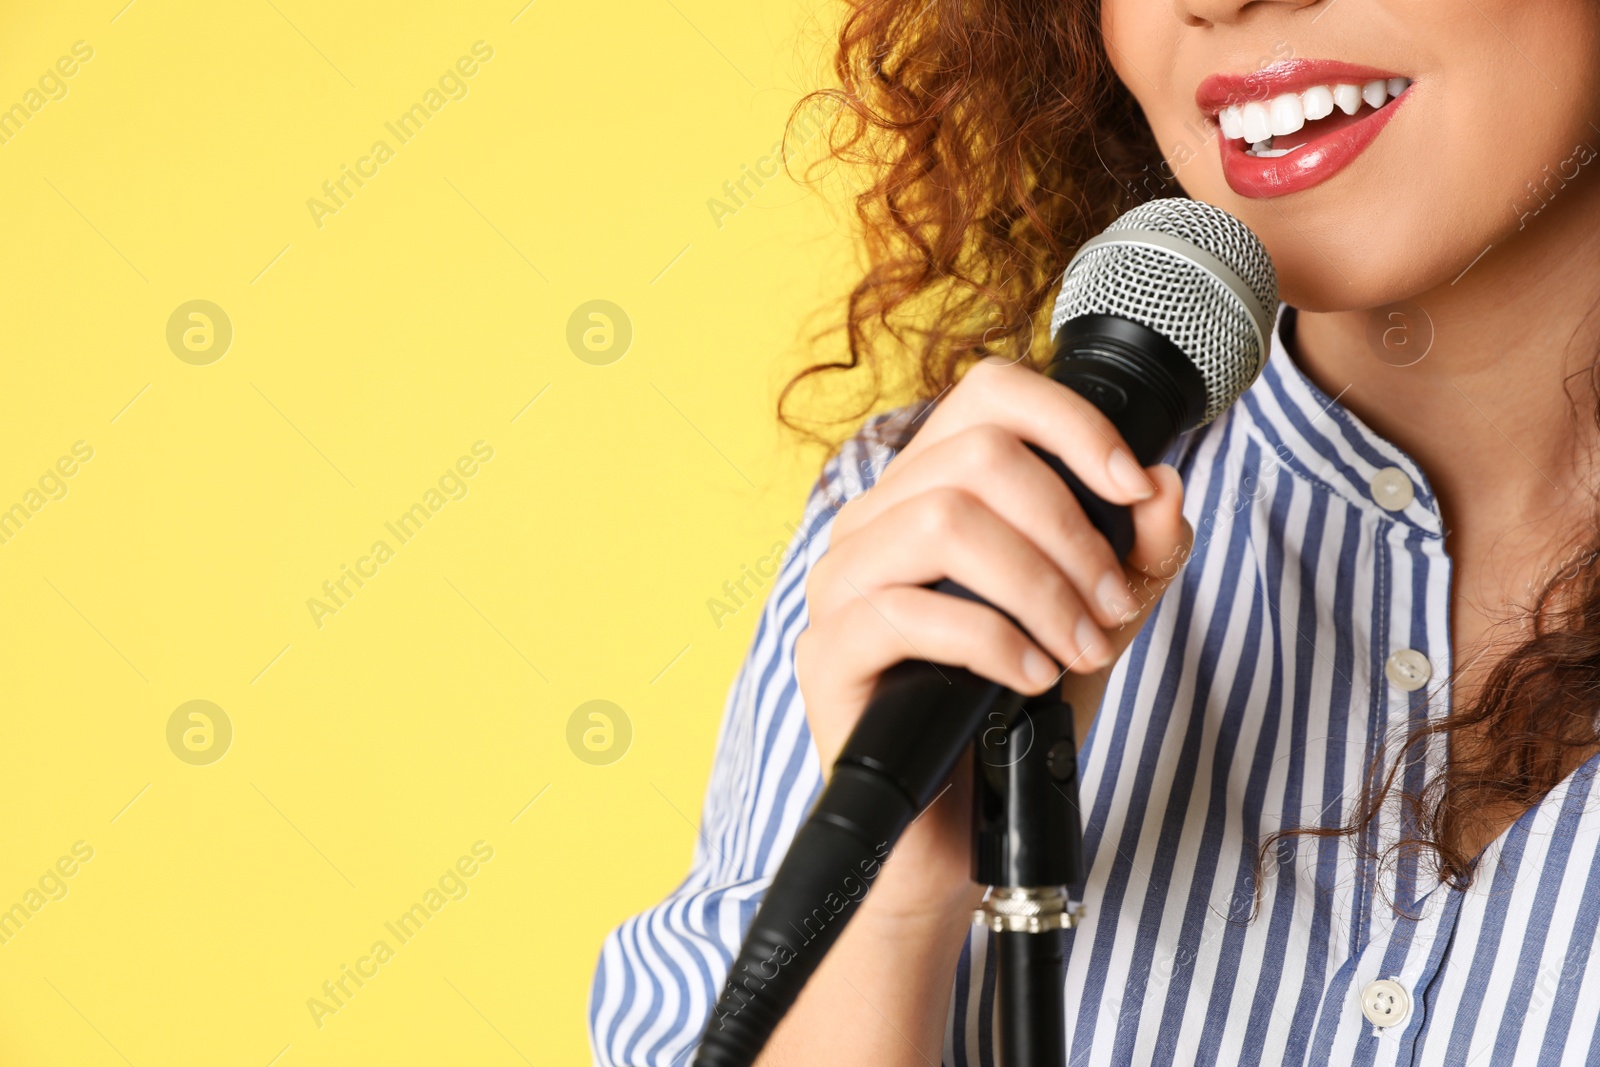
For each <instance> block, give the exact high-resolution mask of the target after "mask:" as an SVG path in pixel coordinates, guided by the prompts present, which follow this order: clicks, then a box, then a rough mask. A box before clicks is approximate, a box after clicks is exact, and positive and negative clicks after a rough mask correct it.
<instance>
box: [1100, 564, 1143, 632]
mask: <svg viewBox="0 0 1600 1067" xmlns="http://www.w3.org/2000/svg"><path fill="white" fill-rule="evenodd" d="M1095 599H1097V600H1099V601H1100V606H1101V607H1102V608H1104V609H1105V613H1106V614H1107V615H1109V616H1111V617H1112V618H1114V619H1116V620H1117V621H1118V622H1127V621H1128V617H1129V616H1130V615H1136V614H1138V612H1139V602H1138V601H1137V600H1135V599H1134V597H1133V593H1131V592H1130V591H1129V590H1128V582H1127V579H1125V578H1123V577H1122V575H1120V574H1109V573H1108V574H1107V575H1106V576H1105V577H1104V578H1101V579H1100V584H1099V586H1097V587H1096V589H1095Z"/></svg>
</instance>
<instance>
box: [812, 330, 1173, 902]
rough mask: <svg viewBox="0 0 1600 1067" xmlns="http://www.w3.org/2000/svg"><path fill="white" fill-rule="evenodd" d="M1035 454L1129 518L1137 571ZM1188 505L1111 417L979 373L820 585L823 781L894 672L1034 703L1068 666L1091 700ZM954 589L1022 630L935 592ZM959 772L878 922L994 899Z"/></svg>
mask: <svg viewBox="0 0 1600 1067" xmlns="http://www.w3.org/2000/svg"><path fill="white" fill-rule="evenodd" d="M1029 443H1031V444H1034V445H1037V446H1039V447H1040V448H1042V449H1044V450H1045V451H1047V452H1050V453H1053V454H1055V455H1056V456H1058V457H1060V459H1061V460H1062V461H1063V462H1064V463H1065V464H1066V465H1067V466H1068V467H1069V468H1070V469H1071V470H1072V471H1073V472H1074V473H1075V474H1077V475H1078V477H1079V478H1080V479H1081V480H1082V481H1083V483H1084V484H1085V485H1086V486H1087V487H1088V488H1089V489H1090V490H1091V491H1092V492H1094V493H1096V494H1097V495H1099V496H1101V497H1102V498H1104V499H1106V500H1108V501H1111V502H1113V503H1118V504H1125V505H1129V506H1130V508H1131V511H1132V516H1133V523H1134V531H1135V544H1134V548H1133V551H1132V552H1131V553H1130V555H1129V557H1128V560H1127V562H1126V565H1124V564H1123V563H1120V562H1118V560H1117V559H1116V557H1115V555H1114V553H1113V552H1112V550H1111V546H1110V545H1109V544H1108V543H1107V542H1106V540H1105V538H1104V537H1102V536H1101V535H1100V533H1099V532H1098V531H1097V530H1096V529H1095V528H1094V527H1093V526H1092V525H1091V524H1090V522H1089V520H1088V518H1087V516H1085V515H1084V513H1083V509H1082V508H1081V507H1080V506H1079V505H1078V502H1077V500H1076V499H1075V498H1074V497H1073V495H1072V492H1071V491H1070V490H1069V489H1068V488H1067V487H1066V486H1065V485H1064V484H1063V483H1062V482H1061V480H1060V479H1059V478H1057V477H1056V476H1055V474H1054V473H1052V472H1051V470H1050V469H1049V467H1047V466H1046V465H1045V463H1044V462H1043V461H1042V460H1041V459H1040V458H1039V457H1038V456H1036V455H1034V453H1033V452H1031V451H1030V450H1029V449H1028V447H1027V445H1028V444H1029ZM1182 496H1183V487H1182V483H1181V481H1180V480H1179V477H1178V474H1177V472H1176V471H1174V470H1173V469H1172V468H1170V467H1153V468H1150V469H1149V470H1148V471H1145V470H1141V469H1140V468H1139V466H1138V464H1137V462H1136V461H1135V460H1134V459H1133V457H1132V454H1131V453H1130V452H1129V450H1128V448H1127V446H1126V445H1125V444H1124V443H1123V441H1122V438H1121V436H1120V435H1119V434H1118V433H1117V431H1116V429H1115V428H1114V427H1113V426H1112V425H1111V423H1110V421H1109V420H1107V419H1106V417H1105V416H1104V415H1103V414H1101V413H1100V411H1099V410H1098V409H1096V408H1095V407H1094V406H1093V405H1092V404H1090V403H1089V402H1088V401H1087V400H1085V399H1083V398H1082V397H1081V396H1079V395H1078V394H1077V393H1075V392H1073V391H1072V390H1070V389H1067V388H1066V387H1065V386H1062V385H1060V384H1059V383H1056V382H1054V381H1051V380H1050V379H1048V378H1046V377H1044V376H1043V375H1041V374H1039V373H1037V372H1036V371H1034V370H1032V369H1030V368H1028V367H1026V366H1020V365H1014V364H1000V363H993V362H984V363H980V364H978V365H976V366H974V367H973V368H972V369H971V370H970V371H969V372H968V373H967V375H966V376H965V377H964V378H963V379H962V380H961V382H960V384H958V385H957V386H956V387H955V388H954V389H952V390H951V391H950V393H949V394H948V395H947V396H946V397H945V398H944V400H943V401H942V402H941V403H940V404H939V405H938V406H937V407H936V408H935V409H934V411H933V413H932V414H931V415H930V416H929V417H928V420H927V423H926V424H925V425H924V426H923V427H922V429H921V430H920V431H919V432H918V433H917V435H916V436H915V437H914V438H913V439H912V440H911V442H910V444H908V445H907V446H906V448H905V450H904V451H903V452H901V453H900V455H898V456H897V457H896V458H895V459H894V460H893V462H891V463H890V464H889V466H888V468H887V469H886V470H885V472H884V475H883V477H882V478H881V479H880V480H879V482H878V484H877V485H875V486H874V487H873V488H872V489H871V490H869V491H868V492H866V493H864V494H862V495H861V496H860V497H858V498H856V499H854V500H852V501H850V502H849V503H847V504H846V505H845V506H844V507H843V508H842V509H841V510H840V512H839V514H838V515H837V516H836V517H835V519H834V523H833V530H832V535H831V540H830V544H829V548H828V551H827V553H826V554H825V555H824V556H823V557H822V559H821V560H819V561H818V562H817V564H816V565H815V566H814V567H813V568H812V571H811V574H810V576H809V579H808V581H807V583H806V599H807V605H808V608H809V612H810V625H809V627H808V628H807V629H806V630H805V631H804V632H803V633H802V634H801V635H800V638H799V641H798V643H797V646H796V650H795V659H796V668H795V669H796V674H797V676H798V679H799V684H800V690H801V693H802V695H803V696H804V698H805V704H806V717H807V721H808V722H809V724H810V727H811V732H812V736H813V739H814V740H815V742H816V745H817V752H818V755H819V756H820V758H821V760H822V766H823V768H824V771H825V772H826V771H827V770H828V769H831V767H832V765H833V761H834V759H835V758H836V757H837V755H838V753H839V750H840V748H842V747H843V745H844V742H845V739H846V738H847V737H848V736H849V733H850V731H851V729H852V728H854V726H855V724H856V720H857V719H859V718H860V716H861V712H862V710H863V709H864V708H865V707H866V704H867V700H868V698H869V697H870V696H871V694H872V690H873V686H874V684H875V683H876V681H877V679H878V676H879V675H880V674H881V673H882V672H883V671H884V670H885V669H886V668H888V667H890V666H892V665H893V664H895V663H898V662H900V661H901V660H905V659H926V660H931V661H933V662H935V663H941V664H951V665H955V666H961V667H965V668H967V669H969V670H971V671H973V672H974V673H976V674H980V675H982V676H984V677H986V678H989V679H991V680H993V681H996V682H999V683H1001V684H1002V685H1006V686H1008V687H1010V688H1012V689H1014V690H1016V691H1018V692H1020V693H1026V694H1030V695H1031V694H1037V693H1041V692H1043V691H1045V690H1046V689H1048V688H1049V687H1050V686H1052V685H1055V684H1058V683H1059V682H1061V680H1062V677H1063V673H1064V672H1063V668H1065V672H1066V673H1068V675H1069V677H1071V676H1075V677H1076V678H1077V679H1079V681H1077V682H1075V683H1074V684H1072V685H1069V686H1068V687H1066V688H1067V692H1068V697H1069V699H1072V700H1074V701H1075V702H1076V701H1081V700H1084V699H1085V694H1088V693H1091V692H1093V691H1095V690H1096V689H1097V688H1101V687H1103V685H1104V679H1105V673H1106V670H1107V668H1108V667H1109V666H1110V665H1111V664H1112V663H1113V662H1114V661H1115V658H1116V656H1117V655H1119V654H1120V653H1121V650H1122V649H1124V648H1126V647H1127V645H1128V643H1129V642H1131V641H1132V640H1133V637H1134V636H1135V634H1136V633H1137V631H1138V627H1139V625H1140V624H1141V623H1142V621H1143V619H1144V617H1146V616H1147V615H1148V612H1149V609H1150V607H1151V606H1153V604H1154V602H1155V601H1156V599H1157V598H1159V596H1160V593H1161V592H1162V591H1163V590H1164V589H1165V586H1166V582H1167V580H1168V579H1170V578H1171V577H1172V576H1173V575H1174V574H1175V573H1176V570H1177V564H1178V563H1181V561H1182V560H1183V559H1184V558H1185V557H1186V555H1187V550H1188V546H1189V545H1190V544H1191V542H1192V531H1190V529H1189V527H1188V524H1187V522H1185V521H1184V519H1183V516H1182V513H1181V505H1182ZM941 578H950V579H953V580H954V581H956V582H958V583H960V584H961V585H963V586H965V587H967V588H968V589H970V590H972V591H973V592H975V593H977V594H978V595H980V596H982V597H983V598H984V599H986V600H988V601H989V602H990V603H992V604H994V605H996V606H998V607H999V608H1001V609H1003V610H1004V611H1005V612H1007V613H1009V614H1010V615H1011V616H1012V617H1013V618H1015V619H1017V620H1018V621H1019V622H1020V623H1021V624H1022V627H1023V628H1022V629H1019V628H1018V627H1017V626H1016V625H1014V624H1012V623H1011V622H1010V621H1008V620H1007V619H1006V618H1005V616H1004V615H1002V614H1001V613H1000V612H999V611H996V610H994V609H993V608H990V607H986V606H983V605H980V604H975V603H972V602H970V601H966V600H962V599H959V598H956V597H951V596H947V595H945V594H942V593H937V592H934V591H933V590H931V589H928V588H925V587H926V586H927V585H929V584H931V583H933V582H936V581H938V580H939V579H941ZM1108 631H1109V634H1108ZM1094 699H1095V702H1096V703H1098V697H1097V696H1095V698H1094ZM960 767H961V770H960V771H959V772H958V773H957V775H956V777H955V780H954V781H953V782H952V783H951V787H950V789H949V790H948V791H947V792H946V793H945V794H943V795H942V796H941V797H940V798H939V799H938V800H936V801H935V802H934V803H933V804H932V805H930V806H929V808H928V810H927V811H926V812H924V814H923V815H922V816H921V817H920V818H918V820H917V821H916V822H915V823H913V824H912V825H911V827H910V828H909V829H908V830H907V831H906V833H905V834H904V835H903V836H902V837H901V839H900V842H899V844H898V845H897V847H896V849H895V853H894V855H893V856H892V857H891V859H890V861H889V862H888V863H886V864H885V865H884V867H883V870H882V872H881V873H880V874H879V876H878V879H877V881H876V884H875V886H874V888H873V890H872V892H871V893H870V894H868V896H867V898H866V900H865V902H864V903H863V905H862V917H863V918H865V917H867V915H868V914H869V913H870V914H872V915H874V916H876V917H878V918H880V919H887V920H889V921H891V922H893V921H903V920H919V921H920V920H925V919H930V918H933V919H940V920H948V921H949V925H950V928H951V929H952V931H953V930H955V929H956V928H957V920H958V919H959V920H960V922H961V923H964V921H965V919H964V913H965V912H966V911H968V910H970V908H972V907H973V906H974V905H975V904H976V903H977V900H978V899H979V897H980V896H981V893H982V887H979V886H976V885H974V884H973V883H972V881H971V880H970V859H969V837H970V814H969V811H970V808H969V805H970V799H969V796H968V790H969V788H970V786H969V783H968V781H967V779H968V777H969V773H968V770H967V765H966V763H965V761H963V762H962V764H961V765H960Z"/></svg>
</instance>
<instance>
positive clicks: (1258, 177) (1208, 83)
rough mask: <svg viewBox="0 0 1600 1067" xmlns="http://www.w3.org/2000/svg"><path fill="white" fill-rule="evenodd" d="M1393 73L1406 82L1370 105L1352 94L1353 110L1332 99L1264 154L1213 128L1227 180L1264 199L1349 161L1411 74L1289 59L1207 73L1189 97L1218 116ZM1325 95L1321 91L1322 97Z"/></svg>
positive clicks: (1322, 177) (1314, 181) (1384, 120)
mask: <svg viewBox="0 0 1600 1067" xmlns="http://www.w3.org/2000/svg"><path fill="white" fill-rule="evenodd" d="M1395 79H1402V80H1403V81H1405V83H1406V88H1405V89H1403V90H1400V91H1399V95H1398V96H1394V97H1393V98H1392V99H1390V98H1387V97H1385V99H1384V103H1383V104H1381V105H1379V106H1376V107H1374V106H1373V105H1372V104H1371V103H1370V102H1366V101H1362V102H1359V103H1358V104H1357V106H1356V110H1355V111H1354V113H1346V111H1345V110H1344V109H1343V108H1342V107H1334V108H1332V109H1331V113H1329V114H1326V115H1324V116H1322V117H1320V118H1317V119H1309V118H1308V119H1307V121H1305V123H1304V125H1303V126H1302V128H1301V129H1299V130H1298V131H1296V132H1294V133H1290V134H1283V135H1279V136H1278V137H1277V138H1275V139H1272V142H1273V149H1272V152H1273V154H1272V155H1270V156H1266V155H1256V154H1253V153H1252V152H1250V151H1249V150H1248V149H1249V148H1250V145H1249V143H1248V142H1247V141H1246V140H1242V139H1240V138H1239V137H1237V136H1236V137H1233V138H1229V137H1227V136H1219V137H1218V138H1217V140H1218V144H1219V146H1220V151H1221V155H1222V172H1223V176H1224V177H1225V178H1226V179H1227V182H1228V185H1229V187H1230V188H1232V189H1233V191H1234V192H1235V193H1238V194H1239V195H1240V196H1245V197H1250V198H1252V199H1266V198H1269V197H1276V196H1286V195H1288V194H1289V193H1295V192H1300V191H1301V190H1304V189H1309V188H1312V187H1313V186H1316V185H1320V184H1321V183H1323V182H1325V181H1327V180H1328V179H1330V178H1332V177H1333V176H1334V175H1335V174H1338V173H1339V172H1340V171H1341V170H1343V169H1344V168H1345V167H1347V166H1349V165H1350V163H1351V162H1353V161H1354V160H1355V158H1356V157H1357V156H1359V155H1360V154H1361V153H1362V152H1363V151H1365V150H1366V148H1367V146H1369V145H1370V144H1372V142H1373V141H1374V140H1375V139H1376V138H1377V136H1378V134H1380V133H1382V132H1383V129H1384V127H1385V126H1387V125H1388V124H1389V120H1390V119H1392V118H1393V117H1394V115H1395V112H1396V111H1397V110H1398V109H1399V107H1400V105H1401V104H1403V103H1404V102H1405V101H1406V100H1407V99H1408V98H1409V97H1410V95H1411V93H1410V80H1409V79H1407V78H1405V77H1404V76H1403V75H1399V74H1396V73H1394V72H1393V71H1385V70H1379V69H1377V68H1375V67H1363V66H1356V65H1354V64H1350V63H1340V62H1336V61H1332V60H1320V59H1296V60H1289V61H1287V62H1284V63H1276V64H1274V65H1272V66H1270V67H1267V68H1265V69H1263V70H1259V71H1256V72H1254V73H1251V74H1217V75H1213V76H1212V77H1210V78H1207V79H1206V80H1205V81H1204V82H1202V83H1201V85H1200V88H1199V89H1198V90H1197V91H1196V92H1195V103H1196V105H1197V106H1198V107H1199V108H1200V110H1201V111H1202V112H1204V113H1205V114H1206V115H1207V116H1209V117H1210V118H1211V119H1212V120H1213V121H1214V122H1219V119H1218V113H1219V112H1221V111H1222V110H1223V109H1224V108H1229V107H1242V106H1243V105H1246V104H1254V105H1259V106H1264V107H1270V105H1271V102H1272V101H1273V100H1275V99H1277V98H1278V97H1281V96H1284V95H1286V94H1301V93H1304V92H1305V91H1306V90H1309V89H1314V88H1317V87H1319V86H1324V87H1327V88H1329V89H1333V88H1335V87H1337V86H1355V87H1356V89H1357V90H1358V91H1359V90H1360V89H1361V87H1363V86H1366V85H1368V84H1370V83H1372V82H1375V81H1376V82H1384V83H1386V84H1390V83H1392V82H1393V81H1394V80H1395ZM1345 93H1346V94H1348V93H1349V90H1345ZM1307 99H1309V98H1307ZM1327 99H1328V98H1327V96H1325V95H1324V96H1322V100H1323V101H1324V102H1325V101H1326V100H1327ZM1347 99H1348V96H1347ZM1324 106H1326V104H1325V103H1324ZM1258 114H1259V113H1258ZM1219 125H1220V122H1219ZM1236 132H1237V130H1236Z"/></svg>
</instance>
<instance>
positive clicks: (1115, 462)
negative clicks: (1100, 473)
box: [1106, 448, 1156, 500]
mask: <svg viewBox="0 0 1600 1067" xmlns="http://www.w3.org/2000/svg"><path fill="white" fill-rule="evenodd" d="M1106 470H1107V472H1108V473H1110V475H1111V480H1112V481H1114V482H1116V483H1117V485H1118V486H1119V487H1121V489H1122V490H1123V491H1124V492H1126V493H1127V494H1128V495H1129V496H1131V497H1133V499H1135V500H1149V499H1150V498H1151V497H1153V496H1155V495H1156V487H1155V483H1153V482H1152V481H1150V476H1149V475H1148V474H1146V473H1145V472H1144V471H1142V470H1140V469H1139V465H1138V464H1137V463H1135V462H1134V461H1133V457H1132V456H1130V455H1128V454H1127V453H1126V452H1124V451H1123V450H1122V449H1120V448H1118V449H1115V450H1114V451H1112V453H1111V461H1110V462H1109V463H1107V464H1106Z"/></svg>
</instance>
